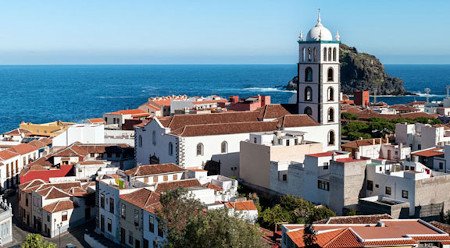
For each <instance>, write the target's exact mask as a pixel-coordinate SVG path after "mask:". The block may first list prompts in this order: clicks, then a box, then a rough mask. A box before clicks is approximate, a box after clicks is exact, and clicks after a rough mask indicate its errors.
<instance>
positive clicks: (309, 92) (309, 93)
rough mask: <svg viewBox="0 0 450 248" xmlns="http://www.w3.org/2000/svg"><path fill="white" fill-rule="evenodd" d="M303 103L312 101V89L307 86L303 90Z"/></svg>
mask: <svg viewBox="0 0 450 248" xmlns="http://www.w3.org/2000/svg"><path fill="white" fill-rule="evenodd" d="M305 101H312V88H311V87H309V86H307V87H306V88H305Z"/></svg>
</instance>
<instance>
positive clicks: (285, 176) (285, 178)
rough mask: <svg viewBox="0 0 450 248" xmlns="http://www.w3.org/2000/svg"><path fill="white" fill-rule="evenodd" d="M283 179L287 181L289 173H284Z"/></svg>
mask: <svg viewBox="0 0 450 248" xmlns="http://www.w3.org/2000/svg"><path fill="white" fill-rule="evenodd" d="M283 181H284V182H286V181H287V174H283Z"/></svg>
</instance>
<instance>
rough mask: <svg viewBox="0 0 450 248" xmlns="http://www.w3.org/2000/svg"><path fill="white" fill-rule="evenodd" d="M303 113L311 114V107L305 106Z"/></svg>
mask: <svg viewBox="0 0 450 248" xmlns="http://www.w3.org/2000/svg"><path fill="white" fill-rule="evenodd" d="M303 113H304V114H305V115H309V116H312V108H311V107H306V108H305V110H304V111H303Z"/></svg>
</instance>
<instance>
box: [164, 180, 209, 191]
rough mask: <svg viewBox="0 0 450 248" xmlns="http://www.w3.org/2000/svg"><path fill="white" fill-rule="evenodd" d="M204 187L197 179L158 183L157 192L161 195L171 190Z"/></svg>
mask: <svg viewBox="0 0 450 248" xmlns="http://www.w3.org/2000/svg"><path fill="white" fill-rule="evenodd" d="M200 186H202V185H201V184H200V182H199V181H198V180H197V179H186V180H180V181H173V182H164V183H158V184H157V185H156V192H158V193H161V192H165V191H169V190H175V189H178V188H190V187H200Z"/></svg>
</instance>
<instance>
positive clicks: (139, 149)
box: [135, 14, 340, 176]
mask: <svg viewBox="0 0 450 248" xmlns="http://www.w3.org/2000/svg"><path fill="white" fill-rule="evenodd" d="M339 38H340V37H339V34H337V35H336V37H335V39H334V40H333V36H332V34H331V32H330V31H329V30H328V29H327V28H325V27H324V26H323V24H322V22H321V18H320V14H319V16H318V18H317V23H316V24H315V26H314V27H312V28H311V30H310V31H309V32H308V34H307V35H306V37H303V34H300V37H299V40H298V44H299V61H298V77H299V85H298V92H297V101H296V102H297V103H296V104H295V108H294V109H295V110H294V111H292V110H291V109H293V108H286V107H285V106H286V105H283V104H272V105H267V106H265V107H263V108H260V109H257V110H255V111H236V112H235V111H229V112H223V113H213V114H192V115H172V116H168V117H156V116H155V117H153V118H152V119H151V121H149V122H148V123H146V124H145V125H141V126H138V127H136V129H135V151H136V156H135V157H136V162H137V163H138V164H156V163H176V164H178V165H180V166H182V167H185V168H202V169H206V170H208V171H209V172H210V173H211V174H222V175H225V176H239V152H240V142H241V141H247V140H249V138H250V134H252V133H261V132H273V131H300V132H303V133H304V138H305V140H308V141H312V142H319V143H321V144H322V145H323V150H324V151H333V150H339V149H340V110H339V95H340V93H339V92H340V83H339V54H338V53H339V43H340V42H339ZM286 101H288V99H286ZM288 109H289V110H290V111H288Z"/></svg>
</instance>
